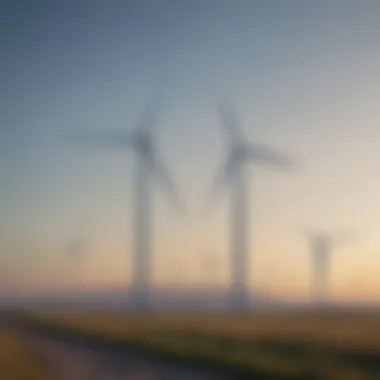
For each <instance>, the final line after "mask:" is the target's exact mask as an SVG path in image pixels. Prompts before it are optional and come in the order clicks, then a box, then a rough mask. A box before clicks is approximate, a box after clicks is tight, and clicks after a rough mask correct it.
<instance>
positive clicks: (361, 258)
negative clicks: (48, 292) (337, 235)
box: [0, 0, 380, 298]
mask: <svg viewBox="0 0 380 380" xmlns="http://www.w3.org/2000/svg"><path fill="white" fill-rule="evenodd" d="M0 4H1V11H0V25H1V26H0V28H1V29H2V30H1V33H0V46H1V50H0V52H1V57H2V70H1V71H0V80H1V83H2V86H1V90H0V97H1V103H2V112H1V114H0V116H1V127H0V148H1V149H0V157H1V162H0V178H1V183H2V189H3V191H2V192H1V194H0V197H1V198H0V199H1V203H2V204H3V205H4V207H2V213H1V215H0V226H1V230H0V233H1V242H2V243H1V244H2V246H1V252H2V256H1V260H2V271H3V272H4V274H3V280H2V281H3V283H4V289H13V288H15V287H17V288H20V287H23V289H24V288H25V289H29V288H31V287H35V288H38V287H39V288H41V287H42V288H49V287H54V286H56V287H59V286H64V284H65V283H66V282H67V281H68V279H69V272H68V266H67V261H65V258H64V249H63V244H64V242H65V241H66V240H67V238H69V237H70V236H73V235H77V234H79V235H83V236H85V237H86V238H87V239H88V248H87V249H88V256H87V259H86V263H85V264H84V267H83V269H82V270H83V274H82V275H83V280H84V281H85V282H86V284H87V286H95V285H96V286H112V285H118V284H122V283H123V282H126V281H128V278H129V262H130V261H129V260H130V255H129V253H130V243H131V241H130V239H131V234H130V213H129V209H130V202H131V196H130V195H131V194H130V193H131V173H132V172H131V171H132V168H133V166H132V165H133V156H132V155H131V154H130V153H129V152H126V153H125V154H124V153H120V152H112V151H103V152H101V151H96V150H86V151H84V150H75V149H69V148H67V147H65V146H63V145H59V144H53V143H51V141H50V140H49V136H50V135H54V133H55V132H59V131H63V130H65V129H66V128H67V129H73V128H78V129H89V130H91V129H93V130H99V129H100V130H107V129H109V130H112V129H122V128H125V129H129V128H133V126H134V122H135V120H137V118H138V116H139V112H140V110H141V108H142V107H143V106H144V102H146V100H147V97H148V96H149V93H150V91H151V90H152V88H153V86H154V81H155V80H156V79H157V77H158V76H160V75H161V73H163V72H165V70H170V72H171V85H170V88H169V91H168V94H167V99H166V106H165V108H164V109H163V112H162V115H161V118H160V123H159V125H158V126H157V134H158V141H157V143H158V144H159V147H160V150H161V152H162V155H163V156H164V158H165V160H166V161H167V163H168V165H169V166H170V168H171V170H172V171H173V174H174V176H175V178H176V181H177V183H178V186H179V187H180V189H181V191H182V194H183V197H184V200H185V201H186V206H187V207H186V208H187V213H186V215H185V216H183V217H179V216H177V215H176V214H175V213H173V212H172V211H171V208H170V205H168V204H167V202H165V198H164V197H163V195H162V193H160V191H159V189H158V188H157V189H156V193H155V194H156V195H155V198H154V201H155V278H156V281H157V282H169V281H171V280H172V279H173V278H174V277H176V276H177V277H178V275H177V273H178V271H181V272H182V273H183V275H182V278H183V281H184V282H187V283H194V284H195V283H200V282H202V281H205V275H206V273H205V270H204V265H203V261H204V256H205V255H206V254H210V253H213V254H215V255H218V260H219V265H220V267H219V268H218V269H219V277H220V280H219V281H220V283H221V284H223V283H224V284H225V283H226V281H227V264H228V256H227V255H228V240H227V238H228V235H227V234H228V229H227V224H226V222H227V217H228V189H226V191H225V193H224V194H223V195H222V196H221V197H220V199H219V203H218V206H217V209H215V213H214V214H213V215H212V216H210V217H208V218H205V217H204V216H203V215H202V212H201V209H200V207H201V204H202V199H203V195H204V194H205V191H206V189H207V186H208V185H209V183H210V180H211V178H212V176H213V173H214V170H215V168H216V166H217V164H218V162H219V160H221V159H222V158H223V154H224V146H225V145H224V141H223V135H222V133H221V132H222V131H221V129H220V126H219V125H218V118H217V114H216V110H215V100H216V97H217V96H219V95H220V94H227V95H229V96H231V98H232V99H233V101H234V103H235V104H236V107H237V109H238V112H239V117H240V119H241V121H242V125H243V132H244V134H245V136H246V138H247V139H248V140H251V141H256V142H259V143H266V144H268V145H272V146H273V147H274V148H278V149H280V150H282V151H285V152H288V153H289V154H291V155H293V156H294V157H295V158H296V159H298V160H299V161H300V163H301V169H300V171H299V173H294V174H287V173H286V174H285V173H278V172H276V171H273V170H269V169H265V168H256V169H255V168H250V169H249V174H250V177H251V179H252V181H251V183H250V185H251V189H250V193H251V196H250V203H251V207H250V211H251V219H252V220H251V230H252V234H251V235H252V236H251V240H252V242H251V243H252V263H251V266H250V268H251V272H252V273H251V274H252V286H256V288H260V289H266V290H270V291H273V292H274V293H276V294H281V295H287V296H294V297H296V296H297V297H298V296H300V297H302V296H304V295H306V294H307V292H308V283H309V266H308V264H309V256H308V251H307V244H306V241H305V240H304V239H303V236H302V235H301V234H300V233H299V232H298V230H299V229H300V226H302V225H305V224H306V225H315V226H318V227H323V228H327V229H329V228H331V229H333V230H335V229H337V230H340V229H344V228H350V229H353V230H355V231H357V234H356V235H357V236H356V238H355V239H353V240H352V241H351V242H350V243H347V244H346V245H342V246H341V247H337V252H336V255H334V258H333V268H332V269H333V278H332V293H333V295H334V296H335V297H340V298H343V297H358V292H359V290H358V289H359V288H360V289H362V290H361V291H360V292H361V296H362V297H369V298H371V297H374V298H376V294H377V293H378V292H380V283H379V281H377V279H376V274H377V266H380V254H379V250H380V244H379V243H380V241H379V238H378V237H377V231H378V229H379V228H380V209H379V210H377V205H378V193H379V190H380V180H379V179H378V176H377V173H378V170H379V167H380V153H379V150H378V146H377V145H378V141H379V137H380V130H379V125H380V123H379V122H380V111H379V110H378V104H379V101H380V75H379V71H378V68H379V63H380V50H379V47H378V41H379V40H380V3H379V2H378V1H377V0H373V1H371V0H362V1H360V2H359V1H354V0H329V1H327V0H326V1H324V0H321V1H311V0H310V1H309V0H298V1H295V0H288V1H281V0H265V1H264V0H262V1H255V0H251V1H248V0H247V1H243V0H235V1H227V0H220V1H218V0H204V1H203V0H202V1H201V0H194V1H185V0H178V1H175V0H171V1H169V0H162V1H154V0H151V1H148V0H145V1H141V0H140V1H118V0H112V1H111V0H110V1H107V2H106V1H97V0H92V1H85V0H82V1H65V2H58V1H37V0H36V1H34V2H30V1H29V2H28V1H21V0H20V1H17V2H16V1H15V2H10V1H9V2H6V1H3V2H1V3H0ZM37 133H39V135H38V136H40V137H39V138H38V139H37V138H36V136H37ZM33 136H34V138H32V137H33ZM36 140H38V141H36Z"/></svg>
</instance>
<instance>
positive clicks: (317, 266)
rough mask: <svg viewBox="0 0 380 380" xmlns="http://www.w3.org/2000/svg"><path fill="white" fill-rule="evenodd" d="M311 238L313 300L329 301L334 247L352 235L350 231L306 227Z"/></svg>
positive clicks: (309, 238) (316, 301)
mask: <svg viewBox="0 0 380 380" xmlns="http://www.w3.org/2000/svg"><path fill="white" fill-rule="evenodd" d="M305 232H306V236H307V238H308V240H309V246H310V253H311V256H312V257H311V259H312V271H313V277H312V288H311V292H312V294H311V295H312V300H313V301H314V302H315V303H317V304H321V303H326V302H327V301H328V286H329V277H330V265H331V254H332V251H333V248H334V247H335V246H336V245H337V244H339V243H342V242H346V241H347V238H348V237H350V236H351V233H350V232H348V231H345V232H340V233H331V232H327V231H323V230H321V229H310V228H308V229H305Z"/></svg>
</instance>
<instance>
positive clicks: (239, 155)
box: [210, 99, 294, 310]
mask: <svg viewBox="0 0 380 380" xmlns="http://www.w3.org/2000/svg"><path fill="white" fill-rule="evenodd" d="M217 108H218V113H219V117H220V122H221V124H222V127H223V129H224V132H225V135H226V138H227V144H228V153H227V158H226V160H225V161H224V162H223V163H222V164H221V165H220V167H219V170H218V172H217V175H216V177H215V180H214V182H213V185H212V188H211V194H210V196H211V197H212V199H214V198H215V195H216V194H215V193H216V191H217V190H219V189H220V188H221V187H222V186H224V185H226V184H229V185H230V186H231V189H230V190H231V193H230V197H231V198H230V207H231V209H230V213H231V214H230V218H231V219H230V228H231V230H230V234H231V235H230V239H231V240H230V244H231V246H230V257H231V264H232V268H231V298H232V299H231V302H232V305H231V306H232V307H233V309H237V310H245V309H247V307H248V302H249V294H248V284H247V282H248V278H247V275H248V263H247V259H248V253H249V240H248V238H249V234H250V232H249V220H248V210H249V204H248V195H249V191H248V188H247V187H248V178H247V176H246V173H245V168H246V164H248V163H253V164H256V165H267V166H270V167H274V168H284V169H290V168H292V167H293V166H294V163H293V161H292V160H290V158H289V157H288V156H286V155H284V154H281V153H277V152H274V151H272V150H271V149H270V148H268V147H266V146H263V145H258V144H254V143H248V142H246V141H245V140H244V138H243V136H242V134H241V128H240V125H239V122H238V118H237V116H236V114H235V112H234V109H233V107H232V104H231V103H230V102H229V101H228V100H227V99H222V100H220V101H219V102H218V107H217Z"/></svg>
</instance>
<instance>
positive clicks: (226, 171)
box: [206, 98, 296, 209]
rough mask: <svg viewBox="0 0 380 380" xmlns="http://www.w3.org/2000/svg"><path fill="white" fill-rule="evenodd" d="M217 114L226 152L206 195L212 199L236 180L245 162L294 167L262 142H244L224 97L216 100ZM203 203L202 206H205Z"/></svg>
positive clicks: (276, 167)
mask: <svg viewBox="0 0 380 380" xmlns="http://www.w3.org/2000/svg"><path fill="white" fill-rule="evenodd" d="M218 113H219V117H220V121H221V125H222V127H223V129H224V131H225V135H226V138H227V141H228V155H227V158H226V160H225V161H224V162H223V163H222V164H221V165H220V166H219V169H218V171H217V174H216V176H215V179H214V181H213V184H212V187H211V192H210V195H209V198H212V199H213V198H214V195H215V193H216V192H217V191H218V190H220V188H221V187H222V186H224V185H226V184H227V183H231V182H233V181H234V180H236V179H237V177H238V176H239V175H240V173H241V170H242V168H243V167H244V165H246V164H247V163H253V164H260V165H265V166H269V167H272V168H275V169H287V170H291V169H293V168H295V167H296V163H295V162H294V161H293V160H292V159H291V158H290V157H289V156H287V155H285V154H283V153H280V152H276V151H274V150H272V149H270V148H269V147H267V146H265V145H261V144H255V143H248V142H245V140H244V139H243V137H242V134H241V130H240V126H239V124H240V123H239V122H238V119H237V117H236V113H235V112H234V110H233V107H232V104H231V103H230V102H228V101H227V99H226V98H225V99H223V100H222V101H219V102H218ZM206 202H207V203H209V202H210V199H207V200H206ZM207 203H206V209H208V205H207Z"/></svg>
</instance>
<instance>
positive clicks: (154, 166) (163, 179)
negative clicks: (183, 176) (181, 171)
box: [145, 152, 183, 211]
mask: <svg viewBox="0 0 380 380" xmlns="http://www.w3.org/2000/svg"><path fill="white" fill-rule="evenodd" d="M145 158H146V160H147V161H148V165H149V167H150V170H151V171H152V172H153V173H154V175H155V177H156V179H157V180H158V181H159V183H160V185H161V186H162V187H163V188H164V191H165V192H166V194H167V196H168V197H169V198H170V201H171V202H172V204H173V205H174V207H175V209H176V210H177V211H182V210H183V205H182V203H181V201H180V197H179V192H178V189H177V187H176V186H175V184H174V181H173V177H172V174H171V172H170V170H169V168H168V167H167V166H166V165H165V164H164V161H163V160H162V158H161V156H160V155H159V154H158V153H157V152H154V153H153V152H152V153H150V154H149V155H147V156H145Z"/></svg>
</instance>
